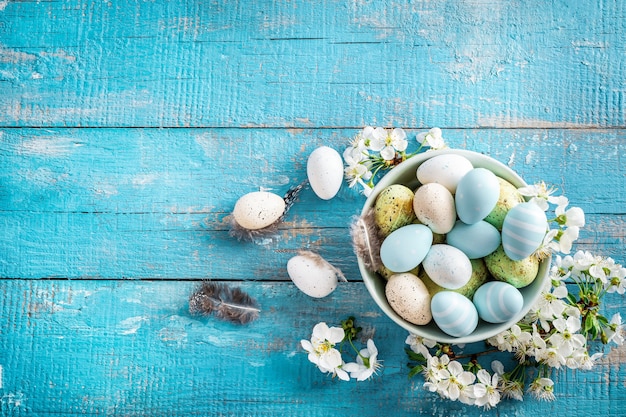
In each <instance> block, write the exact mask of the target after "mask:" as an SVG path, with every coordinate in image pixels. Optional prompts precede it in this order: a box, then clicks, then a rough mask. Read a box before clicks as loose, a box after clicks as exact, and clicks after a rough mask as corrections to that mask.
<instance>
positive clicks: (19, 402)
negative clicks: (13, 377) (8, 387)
mask: <svg viewBox="0 0 626 417" xmlns="http://www.w3.org/2000/svg"><path fill="white" fill-rule="evenodd" d="M26 400H27V399H26V397H25V396H24V393H22V392H18V393H16V394H14V393H8V394H4V395H3V396H2V397H0V411H2V412H3V413H4V412H10V413H11V414H8V415H13V414H12V412H13V411H15V410H17V409H18V408H22V407H24V403H25V402H26ZM3 415H6V414H3Z"/></svg>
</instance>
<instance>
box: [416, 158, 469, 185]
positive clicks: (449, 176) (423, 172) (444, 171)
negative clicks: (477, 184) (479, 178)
mask: <svg viewBox="0 0 626 417" xmlns="http://www.w3.org/2000/svg"><path fill="white" fill-rule="evenodd" d="M473 168H474V167H473V166H472V163H471V162H470V161H469V160H468V159H467V158H465V157H464V156H461V155H455V154H446V155H437V156H434V157H432V158H430V159H428V160H426V161H424V162H423V163H422V164H421V165H420V166H419V167H418V168H417V173H416V175H417V179H418V180H419V182H420V183H422V184H428V183H431V182H436V183H438V184H441V185H443V186H444V187H446V188H447V189H448V191H450V193H452V194H454V193H455V192H456V187H457V184H458V183H459V181H460V180H461V178H463V176H465V174H467V173H468V172H469V171H471V170H472V169H473Z"/></svg>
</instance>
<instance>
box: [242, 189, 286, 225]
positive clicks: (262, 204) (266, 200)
mask: <svg viewBox="0 0 626 417" xmlns="http://www.w3.org/2000/svg"><path fill="white" fill-rule="evenodd" d="M284 212H285V200H283V198H282V197H281V196H279V195H276V194H274V193H270V192H267V191H255V192H252V193H248V194H246V195H244V196H242V197H241V198H239V200H237V203H235V208H234V209H233V213H232V216H233V219H234V220H235V221H236V222H237V224H239V226H241V227H243V228H245V229H248V230H258V229H263V228H264V227H267V226H269V225H271V224H273V223H274V222H276V221H277V220H278V219H280V218H281V216H282V215H283V213H284Z"/></svg>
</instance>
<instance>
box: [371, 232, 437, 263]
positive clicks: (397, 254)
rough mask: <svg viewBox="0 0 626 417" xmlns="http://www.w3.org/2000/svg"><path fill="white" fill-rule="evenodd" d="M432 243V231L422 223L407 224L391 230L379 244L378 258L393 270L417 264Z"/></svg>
mask: <svg viewBox="0 0 626 417" xmlns="http://www.w3.org/2000/svg"><path fill="white" fill-rule="evenodd" d="M432 244H433V232H432V231H431V230H430V229H429V228H428V227H427V226H424V225H423V224H409V225H407V226H403V227H401V228H399V229H397V230H395V231H393V232H392V233H391V234H390V235H389V236H387V237H386V238H385V240H384V241H383V243H382V245H381V246H380V259H381V261H382V262H383V265H385V267H387V269H389V270H391V271H393V272H407V271H410V270H411V269H413V268H415V267H416V266H418V265H419V264H420V263H421V262H422V260H424V257H425V256H426V254H427V253H428V251H429V250H430V247H431V246H432Z"/></svg>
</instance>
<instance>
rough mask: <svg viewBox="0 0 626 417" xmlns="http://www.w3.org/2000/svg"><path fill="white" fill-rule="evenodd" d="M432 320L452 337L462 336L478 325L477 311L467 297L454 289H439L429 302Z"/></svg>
mask: <svg viewBox="0 0 626 417" xmlns="http://www.w3.org/2000/svg"><path fill="white" fill-rule="evenodd" d="M430 310H431V313H432V315H433V320H434V321H435V323H437V326H439V328H440V329H441V330H442V331H443V332H445V333H447V334H449V335H450V336H453V337H463V336H467V335H469V334H470V333H472V332H473V331H474V330H475V329H476V326H478V312H477V311H476V307H474V303H472V302H471V301H470V300H469V298H467V297H465V296H463V295H461V294H459V293H456V292H454V291H441V292H438V293H437V294H435V295H434V296H433V298H432V300H431V302H430Z"/></svg>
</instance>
